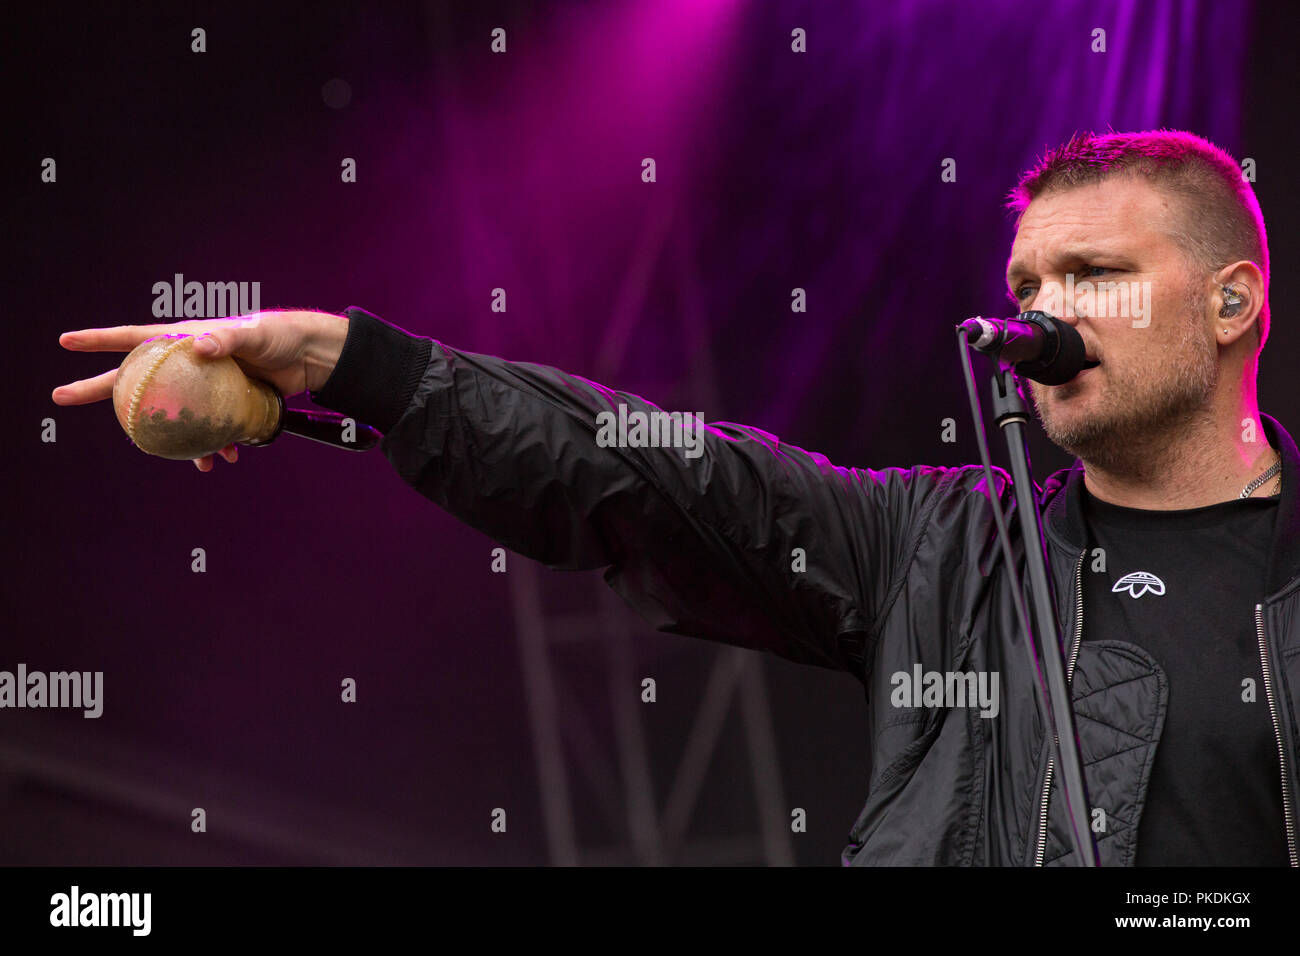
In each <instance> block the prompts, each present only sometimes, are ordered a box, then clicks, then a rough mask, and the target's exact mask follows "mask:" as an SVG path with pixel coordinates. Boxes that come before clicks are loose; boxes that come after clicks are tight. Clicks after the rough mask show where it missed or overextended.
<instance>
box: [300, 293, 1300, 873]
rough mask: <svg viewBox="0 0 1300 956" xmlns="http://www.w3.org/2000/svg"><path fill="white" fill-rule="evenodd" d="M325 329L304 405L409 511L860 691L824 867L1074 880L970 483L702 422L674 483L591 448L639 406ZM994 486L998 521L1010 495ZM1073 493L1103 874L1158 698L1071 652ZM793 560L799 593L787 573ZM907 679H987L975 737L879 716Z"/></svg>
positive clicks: (1060, 555) (1055, 793)
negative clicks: (945, 869)
mask: <svg viewBox="0 0 1300 956" xmlns="http://www.w3.org/2000/svg"><path fill="white" fill-rule="evenodd" d="M348 316H349V318H350V320H351V321H350V326H349V331H348V336H347V341H346V344H345V346H344V350H343V355H342V357H341V359H340V362H339V364H338V366H337V367H336V368H335V370H334V372H333V373H332V374H331V376H330V379H329V381H328V382H326V383H325V384H324V386H323V387H322V388H321V389H320V390H319V391H318V392H313V393H311V397H312V398H313V400H315V401H316V402H317V403H318V404H321V405H324V406H325V407H327V408H333V409H336V410H338V411H342V412H345V413H347V414H349V415H351V416H353V417H355V418H356V419H357V420H358V421H363V422H366V423H368V424H371V425H374V426H375V427H376V428H378V429H379V430H380V431H382V432H384V433H385V436H384V439H383V442H382V444H381V446H380V447H381V448H382V450H383V452H384V454H385V455H386V456H387V458H388V460H389V461H390V462H391V463H392V465H393V466H394V467H395V468H396V469H397V472H398V474H399V475H400V476H401V478H402V479H403V480H404V481H406V482H407V483H408V484H410V485H411V486H412V487H413V488H414V489H415V490H416V491H418V492H419V493H420V494H422V495H424V496H425V497H427V498H429V499H431V500H433V501H434V502H436V503H438V504H439V505H441V506H442V507H443V508H445V509H446V510H447V511H449V512H450V513H451V514H453V515H455V516H456V517H457V518H459V519H461V520H462V521H464V522H466V523H468V524H469V525H471V526H473V527H475V528H477V529H479V530H480V531H482V532H484V533H485V534H487V535H488V536H490V537H492V538H493V539H495V540H497V541H499V542H501V543H502V544H504V545H506V546H507V547H509V548H511V549H512V550H514V551H516V552H518V553H520V554H524V555H527V556H529V557H531V558H534V559H536V560H538V561H540V562H542V563H544V564H546V565H547V566H549V567H552V568H561V569H591V568H606V571H605V575H604V576H605V580H606V582H607V583H608V584H609V586H610V587H612V588H613V589H614V590H615V591H616V592H617V593H618V594H619V595H620V596H621V597H622V598H623V599H624V600H625V601H626V602H627V603H628V604H629V605H630V606H631V607H632V608H633V609H634V610H635V611H637V613H639V614H640V615H641V616H642V617H643V618H645V620H647V621H648V622H649V623H650V624H652V625H653V626H654V627H656V628H658V629H659V630H663V631H669V632H672V633H677V634H687V635H692V636H695V637H702V638H706V639H708V640H713V641H721V642H725V643H728V644H734V645H739V646H742V647H749V648H755V649H759V650H764V651H770V652H771V653H773V654H777V655H779V656H781V657H784V658H787V659H789V660H792V661H798V662H801V663H806V664H816V665H819V666H822V667H829V668H836V669H842V670H847V671H849V672H851V673H852V674H853V675H854V676H856V677H857V678H858V679H859V680H860V681H861V682H862V684H863V687H864V688H865V690H866V699H867V707H868V731H869V735H868V736H869V739H870V740H871V767H872V779H871V782H870V785H869V789H868V793H867V801H866V805H865V806H864V807H863V809H862V812H861V814H860V815H859V816H858V819H857V821H856V822H855V823H854V825H853V828H852V830H851V832H850V836H849V843H848V846H846V848H845V849H844V852H843V862H844V863H845V864H846V865H855V866H858V865H861V866H878V865H902V864H908V865H910V864H922V865H931V864H955V865H977V866H978V865H1025V866H1032V865H1035V864H1040V865H1053V864H1056V865H1064V864H1072V863H1073V862H1074V860H1073V854H1072V853H1071V851H1070V848H1069V836H1068V830H1067V828H1066V827H1067V821H1066V817H1065V814H1064V812H1063V811H1064V807H1063V803H1064V801H1063V800H1062V799H1061V798H1060V791H1059V789H1058V788H1057V786H1056V776H1057V775H1056V774H1055V773H1054V772H1051V770H1052V768H1050V767H1049V750H1050V742H1049V740H1048V739H1047V737H1046V735H1045V734H1044V726H1043V723H1042V721H1041V719H1040V716H1039V711H1038V706H1037V701H1036V691H1035V689H1034V688H1035V677H1034V675H1033V674H1032V673H1030V672H1029V663H1028V655H1027V652H1026V650H1025V648H1024V647H1023V645H1022V640H1023V638H1022V637H1021V634H1020V631H1019V628H1018V626H1017V618H1016V615H1015V610H1014V606H1013V604H1012V600H1011V588H1012V587H1013V586H1014V585H1015V582H1016V581H1019V582H1020V583H1021V586H1022V587H1024V588H1025V590H1026V593H1027V591H1028V581H1027V577H1026V575H1025V570H1024V561H1023V553H1024V552H1023V547H1022V545H1021V543H1020V542H1019V541H1017V542H1016V545H1015V547H1014V548H1013V553H1014V555H1015V559H1016V569H1015V572H1014V577H1013V576H1012V574H1011V573H1010V572H1009V570H1008V568H1007V566H1006V564H1005V561H1004V560H1003V557H1002V555H1001V553H1000V551H999V548H998V546H997V540H996V531H995V528H994V525H993V521H992V515H991V511H990V508H989V502H988V500H987V494H988V489H987V487H986V483H985V478H984V474H983V471H982V469H981V468H979V467H978V466H963V467H959V468H946V467H932V466H925V465H918V466H916V467H912V468H884V469H880V470H876V469H864V468H844V467H840V466H836V465H832V464H831V463H830V462H829V461H827V460H826V459H825V458H824V457H823V456H821V455H817V454H814V453H811V452H807V451H804V450H802V449H800V448H796V447H794V446H793V445H788V444H785V443H783V442H781V441H780V440H779V439H777V438H776V437H775V436H773V435H770V434H768V433H766V432H763V431H760V430H759V429H757V428H752V427H747V426H742V425H734V424H730V423H725V422H715V423H712V424H710V425H709V426H708V429H707V432H706V435H705V439H704V451H703V454H702V455H701V456H700V457H698V458H694V459H688V458H687V457H685V456H684V455H683V454H682V453H681V451H680V450H673V449H662V448H626V447H622V448H620V447H601V446H600V445H599V444H598V443H597V441H596V432H597V428H598V425H597V418H596V416H597V414H598V413H599V412H602V411H616V410H617V406H618V405H619V403H624V404H626V405H627V406H628V407H629V408H630V409H634V410H644V411H656V410H657V409H656V408H655V406H653V405H651V404H650V403H648V402H646V401H645V400H644V399H641V398H638V397H636V396H634V395H630V394H627V393H623V392H617V391H613V390H611V389H608V388H605V387H603V386H601V385H598V384H595V383H593V382H589V381H587V380H585V379H582V378H579V377H577V376H573V375H568V374H566V373H564V372H561V371H559V370H557V369H554V368H550V367H547V366H542V365H534V364H529V363H522V362H509V361H505V360H503V359H499V358H495V357H492V356H487V355H479V354H475V353H470V352H463V351H459V350H457V349H452V348H448V347H447V346H444V345H442V344H440V343H437V342H435V341H434V340H432V339H428V338H422V337H418V336H412V335H408V334H407V333H405V332H403V331H401V330H400V329H396V328H394V327H393V326H391V325H389V324H387V323H385V322H383V321H382V320H379V319H377V318H375V317H373V316H371V315H369V314H368V313H366V312H364V311H362V310H359V309H350V310H348ZM1261 417H1262V419H1263V422H1264V426H1265V430H1266V432H1267V435H1268V438H1269V441H1270V442H1271V443H1272V444H1273V446H1274V447H1276V448H1278V449H1279V450H1280V451H1281V453H1282V499H1281V504H1280V507H1279V512H1278V515H1277V524H1276V531H1275V533H1274V540H1273V545H1272V552H1271V556H1270V560H1269V570H1268V578H1267V593H1268V594H1269V595H1270V597H1269V598H1268V599H1267V600H1266V601H1265V602H1264V603H1263V604H1262V605H1260V606H1259V607H1258V608H1257V610H1256V614H1255V617H1256V631H1257V634H1258V638H1259V653H1260V657H1261V661H1262V665H1263V672H1264V675H1265V692H1266V696H1267V702H1268V707H1269V711H1270V714H1271V716H1272V719H1273V724H1274V727H1275V732H1276V739H1277V743H1278V750H1279V755H1280V758H1281V766H1282V779H1281V780H1279V781H1278V786H1280V787H1281V788H1282V796H1283V807H1284V810H1285V817H1286V819H1285V826H1286V840H1287V844H1288V847H1289V851H1290V856H1291V865H1292V866H1296V865H1297V863H1298V861H1297V845H1296V807H1297V798H1298V796H1300V782H1298V778H1297V763H1298V758H1300V753H1298V752H1297V751H1298V750H1300V747H1298V742H1300V736H1298V734H1300V729H1298V728H1300V722H1298V721H1297V706H1298V705H1300V699H1298V698H1297V696H1296V693H1297V691H1300V513H1298V512H1297V509H1296V497H1297V488H1296V481H1297V477H1298V476H1300V470H1298V468H1300V454H1298V453H1297V450H1296V445H1295V443H1294V442H1293V441H1292V439H1291V437H1290V435H1288V434H1287V433H1286V432H1285V431H1284V430H1283V429H1282V427H1281V426H1280V425H1279V424H1278V423H1277V422H1276V421H1274V420H1273V419H1272V418H1270V417H1268V416H1261ZM995 476H996V482H997V489H996V494H997V495H998V496H999V499H1000V500H1001V502H1002V504H1003V507H1004V508H1006V509H1007V512H1008V514H1010V513H1011V512H1012V511H1013V510H1014V500H1013V496H1012V494H1011V489H1010V480H1009V477H1008V476H1007V475H1006V473H1005V472H1003V471H1001V470H1000V469H998V470H995ZM1081 480H1082V467H1081V465H1080V463H1078V462H1076V463H1075V466H1074V467H1073V468H1070V469H1065V470H1062V471H1060V472H1057V473H1056V474H1054V475H1052V476H1051V477H1050V478H1049V479H1048V481H1047V482H1046V484H1045V485H1044V486H1043V488H1042V489H1041V500H1042V503H1043V507H1044V509H1045V511H1044V523H1045V526H1046V529H1047V535H1048V540H1049V548H1050V557H1051V565H1052V573H1053V575H1054V578H1055V580H1054V588H1055V593H1056V595H1057V599H1058V602H1059V608H1058V612H1059V620H1060V621H1061V625H1062V641H1063V643H1064V644H1065V645H1066V654H1067V661H1068V673H1069V675H1070V678H1071V690H1072V695H1073V700H1074V709H1075V713H1076V715H1077V729H1078V734H1079V739H1080V745H1081V753H1082V756H1083V761H1084V771H1085V776H1086V782H1087V786H1088V794H1089V798H1090V800H1091V802H1092V805H1093V806H1094V807H1101V808H1103V809H1104V810H1105V811H1106V819H1107V820H1108V825H1107V828H1106V831H1105V832H1104V833H1102V834H1099V835H1098V850H1099V853H1100V856H1101V862H1102V864H1103V865H1124V866H1128V865H1132V864H1133V861H1134V857H1135V854H1136V849H1137V827H1138V824H1139V822H1140V820H1141V816H1142V807H1143V803H1144V801H1145V798H1146V793H1147V785H1148V781H1149V779H1150V774H1151V767H1152V763H1153V760H1154V756H1155V750H1156V747H1157V745H1158V744H1159V741H1160V731H1161V727H1162V725H1163V722H1164V716H1165V707H1166V701H1167V695H1168V688H1167V683H1166V679H1165V675H1164V673H1163V671H1162V670H1161V668H1160V667H1159V666H1158V665H1157V664H1156V662H1155V661H1154V660H1153V659H1152V658H1151V656H1150V655H1149V654H1147V653H1146V652H1145V651H1144V650H1143V649H1142V648H1140V647H1138V646H1136V645H1134V644H1129V643H1126V642H1124V641H1118V640H1098V641H1092V640H1090V641H1088V642H1086V643H1085V642H1081V641H1080V640H1079V636H1080V633H1081V630H1080V628H1081V626H1082V621H1081V617H1082V609H1083V599H1082V582H1081V568H1082V564H1083V559H1084V556H1085V553H1086V552H1085V534H1084V524H1083V519H1082V507H1081V494H1080V492H1081V487H1080V483H1081ZM1011 528H1012V529H1013V534H1014V533H1015V529H1017V528H1018V523H1017V522H1014V521H1012V522H1011ZM795 549H803V551H804V553H805V555H806V570H796V568H797V561H796V560H795V559H794V557H793V555H794V552H795ZM916 665H920V667H921V668H922V671H923V672H928V671H938V672H972V671H973V672H985V673H991V672H996V673H998V674H999V675H1000V676H999V688H1000V702H999V712H998V713H997V715H996V716H995V717H981V716H980V715H979V712H978V708H976V707H964V708H961V707H956V708H952V707H950V708H943V707H895V706H894V705H893V704H892V703H891V692H892V691H893V690H894V685H893V683H892V682H891V675H894V674H896V673H898V672H904V673H908V674H911V673H912V672H913V670H914V668H915V666H916ZM1049 777H1050V779H1049ZM1049 791H1050V793H1051V799H1049ZM1045 814H1046V816H1047V821H1046V822H1047V826H1046V830H1044V815H1045Z"/></svg>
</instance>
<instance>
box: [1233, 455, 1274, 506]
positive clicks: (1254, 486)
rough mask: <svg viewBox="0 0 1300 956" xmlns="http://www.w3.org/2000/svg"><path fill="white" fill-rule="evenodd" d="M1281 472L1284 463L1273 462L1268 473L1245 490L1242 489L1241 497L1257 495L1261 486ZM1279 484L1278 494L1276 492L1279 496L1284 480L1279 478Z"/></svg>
mask: <svg viewBox="0 0 1300 956" xmlns="http://www.w3.org/2000/svg"><path fill="white" fill-rule="evenodd" d="M1281 470H1282V462H1281V461H1280V460H1278V461H1275V462H1273V465H1272V467H1270V468H1269V469H1268V471H1266V472H1264V474H1262V475H1260V476H1259V477H1258V478H1256V479H1255V480H1254V481H1252V482H1251V483H1250V484H1248V485H1247V486H1246V487H1245V488H1242V489H1241V495H1240V497H1242V498H1249V497H1250V496H1251V495H1252V494H1254V493H1255V490H1256V489H1257V488H1259V487H1260V486H1261V485H1263V484H1264V483H1265V482H1267V481H1268V480H1269V479H1270V478H1272V477H1273V476H1274V475H1276V474H1277V473H1278V472H1280V471H1281ZM1277 483H1278V489H1277V492H1274V494H1277V493H1279V492H1281V490H1282V487H1281V486H1282V479H1281V478H1279V479H1278V482H1277Z"/></svg>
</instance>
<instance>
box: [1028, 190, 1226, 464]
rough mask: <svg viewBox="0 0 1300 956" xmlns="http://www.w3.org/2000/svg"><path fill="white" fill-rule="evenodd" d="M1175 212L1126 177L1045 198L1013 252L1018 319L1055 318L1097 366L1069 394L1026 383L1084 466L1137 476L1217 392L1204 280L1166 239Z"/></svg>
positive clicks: (1051, 429)
mask: <svg viewBox="0 0 1300 956" xmlns="http://www.w3.org/2000/svg"><path fill="white" fill-rule="evenodd" d="M1176 201H1177V200H1175V199H1173V198H1172V197H1170V196H1169V195H1168V194H1166V193H1165V192H1163V191H1162V190H1160V189H1158V188H1156V187H1153V186H1150V185H1148V184H1146V183H1145V182H1143V181H1142V180H1139V179H1137V178H1134V177H1130V176H1126V175H1121V176H1117V177H1115V178H1112V179H1109V180H1106V181H1103V182H1101V183H1097V184H1095V185H1090V186H1079V187H1076V188H1073V189H1066V190H1061V191H1049V192H1047V193H1044V194H1042V195H1040V196H1038V197H1037V198H1036V199H1034V200H1033V202H1031V203H1030V204H1029V206H1028V208H1027V209H1026V210H1025V213H1024V215H1023V217H1022V218H1021V221H1020V226H1019V228H1018V230H1017V232H1016V238H1015V241H1014V243H1012V246H1011V258H1010V261H1009V262H1008V266H1007V284H1008V286H1009V288H1010V290H1011V294H1012V295H1013V296H1014V297H1016V299H1017V307H1018V308H1019V310H1021V311H1027V310H1030V309H1042V310H1043V311H1046V312H1050V313H1051V314H1053V315H1058V316H1060V317H1061V318H1062V319H1064V320H1065V321H1066V322H1069V323H1070V324H1072V325H1074V326H1075V328H1077V329H1078V331H1079V334H1080V335H1081V336H1082V337H1083V341H1084V344H1085V345H1086V346H1087V350H1088V357H1089V358H1091V359H1095V360H1098V361H1100V362H1101V364H1100V365H1099V366H1098V367H1096V368H1091V369H1086V370H1085V371H1083V372H1081V373H1080V374H1079V375H1078V377H1076V378H1074V379H1072V380H1071V381H1069V382H1066V383H1065V384H1064V385H1055V386H1051V385H1040V384H1038V383H1037V382H1030V391H1031V394H1032V397H1033V403H1034V407H1035V410H1036V412H1037V414H1038V417H1039V418H1040V419H1041V421H1042V423H1043V428H1044V430H1045V431H1046V432H1047V436H1048V437H1049V438H1050V439H1051V440H1052V441H1053V442H1054V443H1056V444H1057V445H1059V446H1061V447H1062V448H1064V449H1065V450H1066V451H1068V452H1070V453H1071V454H1074V455H1077V456H1078V457H1080V458H1082V459H1084V461H1085V462H1093V463H1095V464H1097V465H1100V466H1102V467H1124V468H1126V469H1127V468H1132V467H1133V466H1137V467H1139V468H1141V466H1142V464H1143V463H1142V462H1141V461H1140V460H1135V458H1134V456H1135V455H1141V454H1142V448H1143V446H1144V444H1145V443H1147V441H1149V440H1150V439H1154V438H1158V437H1164V438H1168V437H1172V436H1175V435H1176V434H1177V432H1178V431H1179V429H1180V428H1182V427H1183V426H1185V425H1186V424H1187V423H1188V422H1189V421H1190V420H1192V419H1193V418H1195V417H1196V416H1197V415H1198V414H1199V413H1202V412H1204V410H1205V409H1206V408H1207V407H1208V405H1209V402H1210V399H1211V396H1212V395H1213V393H1214V389H1215V386H1216V385H1217V382H1218V347H1217V344H1216V341H1215V335H1214V330H1213V328H1212V317H1211V316H1210V315H1209V314H1208V311H1207V305H1208V302H1209V299H1208V290H1207V285H1206V283H1207V282H1208V279H1209V277H1208V276H1207V275H1205V274H1203V272H1202V271H1200V270H1197V269H1195V268H1194V267H1193V266H1192V265H1191V263H1190V262H1189V261H1188V260H1187V258H1186V257H1185V255H1184V254H1183V252H1182V251H1181V250H1180V249H1179V248H1178V247H1177V246H1176V245H1175V244H1174V241H1173V240H1172V239H1171V238H1170V230H1171V227H1172V226H1173V224H1174V223H1175V222H1176V220H1175V218H1174V216H1175V215H1176V209H1175V207H1174V204H1175V203H1176ZM1070 284H1072V285H1073V286H1074V291H1073V292H1072V293H1067V290H1068V289H1069V288H1070ZM1071 313H1073V316H1072V315H1071Z"/></svg>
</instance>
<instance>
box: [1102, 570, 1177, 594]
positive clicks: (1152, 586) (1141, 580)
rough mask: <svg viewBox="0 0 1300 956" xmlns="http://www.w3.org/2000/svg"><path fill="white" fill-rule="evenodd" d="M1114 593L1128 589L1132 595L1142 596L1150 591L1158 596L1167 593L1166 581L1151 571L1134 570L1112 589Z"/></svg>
mask: <svg viewBox="0 0 1300 956" xmlns="http://www.w3.org/2000/svg"><path fill="white" fill-rule="evenodd" d="M1110 590H1111V593H1112V594H1118V593H1119V592H1120V591H1127V592H1128V593H1129V594H1130V595H1131V596H1132V597H1135V598H1140V597H1141V596H1142V595H1144V594H1146V593H1147V592H1148V591H1150V592H1151V593H1152V594H1155V595H1157V596H1159V595H1161V594H1164V593H1165V582H1164V581H1161V580H1160V579H1159V578H1158V577H1156V576H1155V575H1154V574H1152V573H1151V572H1150V571H1134V572H1132V573H1131V574H1126V575H1124V576H1123V577H1122V578H1120V579H1119V580H1118V581H1116V582H1115V586H1114V587H1113V588H1111V589H1110Z"/></svg>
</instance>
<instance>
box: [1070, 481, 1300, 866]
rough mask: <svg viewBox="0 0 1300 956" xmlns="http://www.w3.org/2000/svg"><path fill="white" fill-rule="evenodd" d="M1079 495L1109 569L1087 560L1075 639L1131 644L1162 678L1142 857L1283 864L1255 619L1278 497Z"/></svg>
mask: <svg viewBox="0 0 1300 956" xmlns="http://www.w3.org/2000/svg"><path fill="white" fill-rule="evenodd" d="M1083 497H1084V514H1085V516H1086V520H1087V523H1088V528H1089V539H1090V540H1089V548H1090V549H1092V548H1102V549H1104V554H1105V571H1104V572H1103V571H1100V570H1098V571H1092V570H1091V569H1092V567H1093V566H1094V552H1092V551H1091V550H1090V551H1089V555H1088V557H1087V558H1086V559H1085V561H1084V565H1083V605H1084V611H1083V639H1084V640H1085V641H1089V640H1092V641H1096V640H1119V641H1125V642H1127V643H1130V644H1137V645H1138V646H1140V647H1141V648H1143V650H1145V651H1146V652H1147V653H1148V654H1150V655H1151V656H1152V657H1154V658H1155V659H1156V661H1157V662H1158V663H1159V664H1160V667H1161V668H1162V669H1163V670H1164V672H1165V676H1166V677H1167V679H1168V694H1169V697H1168V709H1167V711H1166V714H1165V722H1164V728H1163V730H1162V732H1161V734H1160V742H1159V744H1158V745H1157V746H1156V755H1155V762H1154V764H1153V766H1152V769H1151V779H1150V786H1149V788H1148V791H1147V798H1146V803H1145V805H1144V807H1143V810H1142V818H1141V820H1140V821H1139V826H1138V843H1137V859H1136V863H1137V865H1138V866H1286V865H1288V863H1289V862H1290V860H1289V857H1288V855H1287V848H1286V832H1285V826H1284V822H1283V813H1282V782H1281V772H1280V769H1279V765H1278V754H1277V739H1276V736H1275V735H1274V731H1273V722H1272V717H1271V715H1270V713H1269V706H1268V697H1267V694H1266V692H1265V690H1264V676H1263V668H1262V664H1261V663H1260V651H1259V642H1258V635H1257V630H1256V626H1255V605H1256V604H1259V603H1261V602H1262V601H1263V600H1264V597H1265V594H1264V575H1265V572H1266V564H1267V561H1268V551H1269V544H1270V541H1271V539H1272V533H1273V520H1274V517H1275V515H1276V513H1277V499H1276V498H1246V499H1244V500H1236V501H1226V502H1223V503H1221V504H1216V505H1210V506H1208V507H1205V508H1192V509H1189V510H1184V511H1142V510H1138V509H1135V508H1122V507H1119V506H1117V505H1113V504H1109V503H1107V502H1104V501H1101V500H1099V499H1097V498H1095V497H1093V496H1092V495H1091V494H1089V492H1088V491H1087V489H1086V488H1085V489H1084V493H1083ZM1246 680H1250V681H1252V682H1253V689H1254V701H1253V702H1248V701H1247V700H1245V699H1244V697H1245V696H1247V686H1248V685H1246V684H1244V683H1243V682H1244V681H1246Z"/></svg>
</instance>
